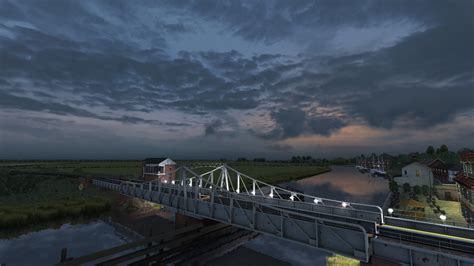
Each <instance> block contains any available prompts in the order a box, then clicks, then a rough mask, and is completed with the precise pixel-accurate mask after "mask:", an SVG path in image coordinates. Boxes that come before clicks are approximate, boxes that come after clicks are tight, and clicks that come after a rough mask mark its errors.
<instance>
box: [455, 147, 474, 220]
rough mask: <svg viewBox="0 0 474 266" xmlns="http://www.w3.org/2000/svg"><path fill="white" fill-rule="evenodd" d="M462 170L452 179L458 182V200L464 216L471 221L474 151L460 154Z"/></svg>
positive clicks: (473, 195)
mask: <svg viewBox="0 0 474 266" xmlns="http://www.w3.org/2000/svg"><path fill="white" fill-rule="evenodd" d="M461 163H462V166H463V171H462V172H461V173H459V174H458V175H457V176H456V177H455V178H454V180H455V181H456V183H457V184H458V191H459V201H460V203H461V210H462V213H463V215H464V217H465V218H466V219H467V220H468V221H470V222H471V223H473V219H474V152H473V151H471V152H464V153H462V154H461Z"/></svg>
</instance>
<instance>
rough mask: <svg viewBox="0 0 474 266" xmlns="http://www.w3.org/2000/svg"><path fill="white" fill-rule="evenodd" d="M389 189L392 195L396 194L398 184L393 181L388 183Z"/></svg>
mask: <svg viewBox="0 0 474 266" xmlns="http://www.w3.org/2000/svg"><path fill="white" fill-rule="evenodd" d="M388 186H389V188H390V191H391V192H392V193H397V192H398V184H397V182H395V181H390V183H389V184H388Z"/></svg>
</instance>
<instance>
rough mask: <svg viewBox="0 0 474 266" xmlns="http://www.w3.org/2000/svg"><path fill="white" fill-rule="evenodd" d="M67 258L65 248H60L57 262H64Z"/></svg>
mask: <svg viewBox="0 0 474 266" xmlns="http://www.w3.org/2000/svg"><path fill="white" fill-rule="evenodd" d="M66 260H67V248H63V249H61V258H60V260H59V262H65V261H66Z"/></svg>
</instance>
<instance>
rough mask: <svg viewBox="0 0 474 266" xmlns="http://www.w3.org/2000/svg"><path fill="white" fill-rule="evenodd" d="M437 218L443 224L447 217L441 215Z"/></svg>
mask: <svg viewBox="0 0 474 266" xmlns="http://www.w3.org/2000/svg"><path fill="white" fill-rule="evenodd" d="M439 218H440V219H441V221H443V222H445V221H446V218H447V217H446V215H444V214H441V215H440V216H439Z"/></svg>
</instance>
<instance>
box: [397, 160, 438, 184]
mask: <svg viewBox="0 0 474 266" xmlns="http://www.w3.org/2000/svg"><path fill="white" fill-rule="evenodd" d="M428 164H429V163H424V162H412V163H410V164H408V165H406V166H404V167H403V168H402V175H401V176H396V177H394V178H393V180H394V181H395V182H397V184H398V185H399V186H403V184H405V183H408V184H410V186H425V185H426V186H429V187H433V183H434V182H433V173H432V171H431V168H430V167H428Z"/></svg>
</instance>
